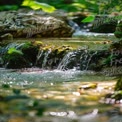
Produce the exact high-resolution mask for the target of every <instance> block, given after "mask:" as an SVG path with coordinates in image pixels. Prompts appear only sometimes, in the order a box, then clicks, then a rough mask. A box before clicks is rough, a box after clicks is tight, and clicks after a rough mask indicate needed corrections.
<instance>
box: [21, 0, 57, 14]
mask: <svg viewBox="0 0 122 122" xmlns="http://www.w3.org/2000/svg"><path fill="white" fill-rule="evenodd" d="M22 6H28V7H30V8H32V9H34V10H37V9H42V10H43V11H45V12H48V13H52V12H54V11H55V10H56V8H55V7H53V6H51V5H48V4H46V3H40V2H37V1H33V0H30V1H29V0H24V2H23V3H22Z"/></svg>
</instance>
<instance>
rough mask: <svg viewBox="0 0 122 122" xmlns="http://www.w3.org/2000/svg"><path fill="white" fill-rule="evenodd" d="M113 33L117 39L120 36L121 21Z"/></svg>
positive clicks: (121, 36) (121, 30)
mask: <svg viewBox="0 0 122 122" xmlns="http://www.w3.org/2000/svg"><path fill="white" fill-rule="evenodd" d="M114 35H115V36H116V37H117V38H119V39H120V38H122V21H120V22H119V23H118V25H117V27H116V30H115V32H114Z"/></svg>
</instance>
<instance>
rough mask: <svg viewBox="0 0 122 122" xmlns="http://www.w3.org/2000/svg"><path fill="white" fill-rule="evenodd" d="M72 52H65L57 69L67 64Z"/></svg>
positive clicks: (63, 67) (61, 68) (62, 68)
mask: <svg viewBox="0 0 122 122" xmlns="http://www.w3.org/2000/svg"><path fill="white" fill-rule="evenodd" d="M73 55H74V52H69V53H67V54H66V55H65V56H64V58H63V59H62V61H61V62H60V63H59V65H58V67H57V69H58V70H64V69H65V67H66V66H67V64H68V63H69V61H70V60H71V57H73Z"/></svg>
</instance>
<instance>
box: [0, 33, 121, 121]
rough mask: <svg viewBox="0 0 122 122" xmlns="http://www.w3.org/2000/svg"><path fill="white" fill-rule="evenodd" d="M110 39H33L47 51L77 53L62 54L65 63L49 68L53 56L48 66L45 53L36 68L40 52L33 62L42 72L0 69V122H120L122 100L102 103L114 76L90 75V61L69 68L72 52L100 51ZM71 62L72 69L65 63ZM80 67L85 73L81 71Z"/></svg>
mask: <svg viewBox="0 0 122 122" xmlns="http://www.w3.org/2000/svg"><path fill="white" fill-rule="evenodd" d="M114 38H115V37H113V35H108V34H107V35H102V34H101V35H91V34H90V35H87V36H86V35H85V36H82V37H72V38H50V39H45V38H41V39H39V38H38V39H36V41H41V42H42V43H43V44H44V45H50V47H52V46H54V47H58V46H64V45H65V46H66V45H68V46H69V47H72V48H73V49H75V50H76V51H72V53H70V54H71V55H67V56H69V57H67V60H66V57H65V60H63V58H62V59H61V61H60V62H58V65H57V64H56V65H55V67H53V68H50V65H51V63H57V57H56V58H55V61H54V60H53V61H52V62H49V60H50V59H49V58H48V57H49V54H50V55H51V51H50V52H49V50H48V51H47V52H48V53H45V55H44V57H43V62H42V64H38V60H39V58H40V57H41V56H42V53H40V54H39V55H38V56H39V58H38V57H37V59H38V60H37V61H36V63H37V64H38V65H37V66H40V65H41V67H37V66H33V67H31V68H21V69H11V68H9V69H5V68H4V67H2V68H0V122H121V121H122V116H121V114H122V106H121V105H122V101H121V100H120V101H115V99H110V98H105V96H106V95H107V94H108V95H109V94H112V93H113V92H114V87H115V83H116V78H115V76H114V73H115V72H116V71H114V69H113V70H110V69H108V70H106V72H105V71H100V72H99V71H92V70H90V68H91V67H89V65H90V60H92V57H90V58H88V59H87V60H88V61H86V62H87V64H84V65H81V66H79V62H78V63H77V64H76V65H72V60H73V59H74V58H72V57H73V56H74V57H75V56H76V57H77V56H79V54H80V53H81V52H80V51H78V52H80V53H77V50H80V49H81V50H82V49H87V48H90V50H92V49H94V50H98V49H99V50H103V49H106V48H108V47H109V45H110V44H111V43H112V41H113V40H114ZM26 40H29V39H16V41H18V42H20V41H21V42H22V41H23V42H26ZM30 40H31V41H33V39H30ZM84 40H85V41H84ZM34 41H35V40H34ZM66 47H67V46H66ZM51 49H52V48H51ZM69 52H70V51H69ZM72 54H73V55H72ZM83 54H84V53H82V56H83ZM86 54H88V53H86V52H85V55H86ZM93 54H96V53H93ZM51 56H52V55H51ZM51 56H50V57H51ZM70 56H71V57H70ZM92 56H93V55H92ZM80 57H81V54H80ZM71 58H72V60H71V64H68V63H67V62H68V61H69V62H70V59H71ZM62 60H63V62H62ZM76 60H77V58H76V59H75V62H76ZM96 60H98V59H96ZM50 61H51V60H50ZM94 61H95V60H94ZM80 63H83V62H80ZM49 64H50V65H49ZM47 65H48V67H46V66H47ZM81 67H85V68H84V69H82V70H81ZM86 67H87V68H86ZM95 68H96V67H95ZM120 68H121V67H120ZM115 74H116V73H115Z"/></svg>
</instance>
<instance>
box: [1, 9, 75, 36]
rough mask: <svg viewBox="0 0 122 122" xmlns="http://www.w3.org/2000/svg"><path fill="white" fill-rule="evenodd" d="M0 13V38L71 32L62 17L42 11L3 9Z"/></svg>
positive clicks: (65, 34) (61, 34) (54, 34)
mask: <svg viewBox="0 0 122 122" xmlns="http://www.w3.org/2000/svg"><path fill="white" fill-rule="evenodd" d="M0 15H1V16H0V37H1V38H21V37H22V38H25V37H70V36H72V33H73V29H72V28H71V27H70V26H69V25H68V24H67V22H66V21H65V20H63V17H62V18H60V17H55V16H52V15H49V14H47V13H44V12H42V11H33V10H18V11H3V12H0ZM59 16H60V15H59Z"/></svg>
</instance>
